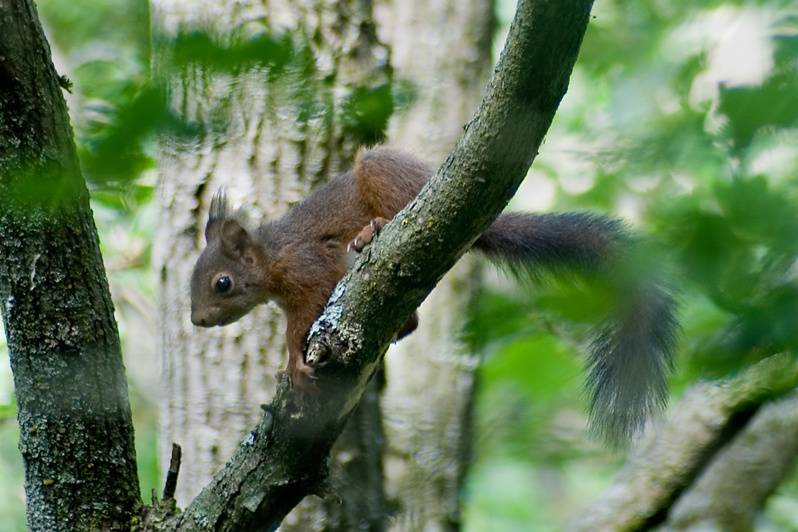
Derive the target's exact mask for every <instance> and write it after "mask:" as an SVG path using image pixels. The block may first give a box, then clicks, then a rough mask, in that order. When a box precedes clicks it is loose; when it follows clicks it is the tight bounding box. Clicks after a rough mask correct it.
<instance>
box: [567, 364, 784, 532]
mask: <svg viewBox="0 0 798 532" xmlns="http://www.w3.org/2000/svg"><path fill="white" fill-rule="evenodd" d="M796 385H798V363H796V361H795V360H794V359H793V358H792V357H790V356H788V355H775V356H772V357H770V358H768V359H766V360H764V361H762V362H760V363H759V364H757V365H755V366H753V367H751V368H749V369H748V370H746V371H745V372H744V373H742V374H741V375H740V376H738V377H736V378H735V379H733V380H731V381H728V382H724V383H722V384H709V383H707V384H700V385H698V386H695V387H693V388H692V389H691V390H690V391H689V392H688V393H687V395H686V396H685V398H684V399H683V400H682V401H681V403H680V405H679V406H678V408H675V409H674V414H673V417H672V418H671V419H670V420H669V421H668V422H667V423H665V424H664V425H663V426H661V427H658V428H657V429H656V430H652V431H649V432H648V433H647V435H646V439H645V440H644V441H642V442H641V445H640V446H639V447H638V449H637V450H636V452H635V454H634V456H633V457H632V458H630V460H629V462H628V463H627V465H626V466H625V467H624V469H623V470H622V471H621V473H620V474H619V475H618V478H617V480H616V481H615V482H614V483H613V484H612V486H610V488H609V489H607V490H606V491H605V492H604V494H603V495H602V496H601V497H600V498H599V499H598V500H597V501H596V502H594V503H593V504H592V505H591V507H590V508H589V509H588V510H587V511H586V512H585V513H584V514H583V515H581V516H580V518H579V519H578V520H577V521H576V522H575V523H573V525H572V526H571V527H569V530H577V531H578V530H584V531H589V530H648V529H649V528H651V527H653V526H656V525H658V524H662V523H663V522H665V520H666V519H668V518H669V515H670V514H671V512H674V514H673V516H672V517H673V518H675V519H677V520H679V521H680V522H682V523H684V522H686V521H689V520H691V519H694V518H695V516H696V515H700V514H701V512H703V511H707V512H708V513H707V514H706V517H707V518H712V517H717V516H718V508H720V507H723V508H724V509H725V508H727V507H728V503H730V502H731V501H732V500H733V501H735V503H734V504H738V503H739V504H740V506H739V507H738V513H737V514H735V515H741V516H744V515H745V513H746V511H749V514H748V517H749V518H750V511H752V510H754V509H756V508H758V507H759V506H757V505H761V502H762V501H764V497H765V496H766V495H767V494H769V493H770V492H771V491H772V490H773V489H774V488H775V486H777V485H778V482H779V481H780V480H781V478H782V477H781V475H783V474H785V473H786V470H787V468H786V467H783V466H784V465H786V464H789V463H791V462H792V460H793V457H794V456H795V451H796V445H797V444H798V442H797V441H796V440H798V434H796V432H797V431H796V426H798V425H796V424H795V423H794V420H795V417H796V414H795V413H793V414H791V415H790V416H789V417H788V418H786V419H782V420H781V421H782V422H784V423H785V424H784V425H783V426H784V427H785V428H786V427H789V428H787V430H785V431H784V433H783V434H782V436H781V437H779V438H773V437H772V434H771V433H769V432H768V433H766V434H764V433H763V434H760V431H762V430H765V427H767V428H772V427H774V425H775V423H774V413H778V412H783V410H784V406H783V405H782V403H788V404H790V405H795V401H796V400H795V399H794V398H792V399H786V400H784V401H781V402H777V403H774V404H771V405H768V406H765V407H763V406H762V405H763V404H764V403H767V402H768V401H772V400H774V399H777V398H779V397H781V396H783V395H784V394H788V393H790V392H791V391H792V390H793V389H794V388H795V387H796ZM785 442H786V443H785ZM753 444H755V445H753ZM774 444H776V445H783V447H781V448H780V450H779V451H778V452H777V453H775V454H768V453H771V452H772V451H773V445H774ZM749 446H752V447H751V448H749ZM763 459H764V461H768V460H772V462H770V465H769V467H767V468H762V469H756V474H751V472H750V470H751V467H750V463H752V460H753V463H758V462H757V460H759V461H762V460H763ZM774 465H776V469H777V470H778V471H777V472H774V473H773V474H767V475H766V474H764V472H765V471H770V470H771V469H773V467H774ZM738 466H745V467H743V468H740V469H737V468H738ZM780 468H781V469H780ZM741 473H744V474H748V475H750V476H749V479H750V480H749V481H747V482H742V481H739V479H738V480H737V481H734V482H730V481H729V480H728V479H729V478H731V477H734V478H737V477H739V476H740V474H741ZM760 475H761V477H760ZM753 477H760V478H759V479H758V481H757V482H755V483H754V482H752V480H753ZM719 483H722V484H725V490H724V491H725V492H728V490H730V489H731V490H735V491H737V492H738V493H737V496H736V497H735V498H734V499H727V501H726V503H724V502H722V501H715V500H714V499H712V501H710V500H709V499H708V498H707V497H701V496H700V495H701V493H703V494H704V495H706V494H707V493H714V494H720V493H721V490H720V487H719ZM743 485H745V486H746V488H745V489H740V487H741V486H743ZM702 499H705V501H704V502H701V501H702ZM707 502H711V504H710V506H712V507H713V508H714V510H713V511H712V512H709V507H705V506H704V505H705V504H706V503H707ZM699 506H700V510H699V511H698V513H697V512H696V511H695V510H696V509H697V507H699ZM729 515H731V514H726V517H727V518H728V517H729ZM736 523H738V524H742V523H741V522H739V521H736ZM721 528H722V529H724V530H726V529H728V528H726V527H723V526H721Z"/></svg>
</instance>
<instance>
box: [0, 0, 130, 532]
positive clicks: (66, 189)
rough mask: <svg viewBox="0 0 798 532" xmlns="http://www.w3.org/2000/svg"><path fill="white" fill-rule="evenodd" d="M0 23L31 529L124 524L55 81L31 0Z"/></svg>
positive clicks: (93, 241)
mask: <svg viewBox="0 0 798 532" xmlns="http://www.w3.org/2000/svg"><path fill="white" fill-rule="evenodd" d="M0 28H2V31H0V236H1V238H0V303H1V305H0V308H2V315H3V320H4V325H5V330H6V336H7V338H8V349H9V354H10V359H11V369H12V371H13V373H14V385H15V389H16V397H17V404H18V412H19V413H18V419H19V425H20V430H21V432H20V451H21V452H22V457H23V460H24V464H25V493H26V497H27V515H28V526H29V528H30V529H32V530H46V531H48V532H49V531H53V530H99V529H103V528H105V529H127V528H129V526H130V516H131V514H132V512H133V511H134V510H135V509H136V507H137V506H138V504H139V486H138V479H137V477H136V457H135V451H134V448H133V425H132V423H131V418H130V406H129V403H128V395H127V384H126V381H125V371H124V366H123V364H122V357H121V353H120V348H119V338H118V334H117V329H116V322H115V321H114V317H113V306H112V304H111V298H110V295H109V292H108V283H107V281H106V278H105V271H104V269H103V264H102V259H101V257H100V251H99V246H98V242H97V232H96V229H95V227H94V222H93V220H92V216H91V210H90V208H89V198H88V193H87V190H86V186H85V183H84V181H83V178H82V176H81V172H80V168H79V166H78V163H77V158H76V155H75V146H74V143H73V140H72V131H71V128H70V125H69V117H68V115H67V110H66V105H65V103H64V98H63V95H62V94H61V87H60V86H59V82H60V80H59V77H58V74H57V73H56V71H55V69H54V67H53V65H52V61H51V59H50V50H49V47H48V45H47V41H46V40H45V37H44V34H43V32H42V28H41V26H40V24H39V21H38V17H37V14H36V10H35V7H34V6H33V2H32V1H31V0H8V1H4V2H2V3H0Z"/></svg>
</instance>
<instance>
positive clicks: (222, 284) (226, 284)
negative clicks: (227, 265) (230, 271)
mask: <svg viewBox="0 0 798 532" xmlns="http://www.w3.org/2000/svg"><path fill="white" fill-rule="evenodd" d="M213 287H214V288H215V289H216V291H217V292H219V293H220V294H224V293H225V292H229V291H230V289H231V288H233V280H232V279H230V277H228V276H226V275H222V276H221V277H219V278H218V279H216V282H214V283H213Z"/></svg>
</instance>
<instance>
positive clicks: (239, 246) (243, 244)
mask: <svg viewBox="0 0 798 532" xmlns="http://www.w3.org/2000/svg"><path fill="white" fill-rule="evenodd" d="M219 234H220V238H221V239H222V253H224V254H225V255H227V256H228V257H230V258H231V259H240V258H242V257H243V256H244V253H245V252H246V251H247V249H249V247H250V245H251V243H252V239H251V238H250V236H249V232H247V230H246V229H244V226H242V225H241V224H240V223H238V221H236V220H232V219H231V220H224V221H222V222H220V231H219Z"/></svg>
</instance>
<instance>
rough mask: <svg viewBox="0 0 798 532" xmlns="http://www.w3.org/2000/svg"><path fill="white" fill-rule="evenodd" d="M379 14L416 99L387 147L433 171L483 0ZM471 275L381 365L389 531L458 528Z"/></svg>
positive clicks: (480, 24)
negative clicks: (391, 508) (463, 338)
mask: <svg viewBox="0 0 798 532" xmlns="http://www.w3.org/2000/svg"><path fill="white" fill-rule="evenodd" d="M379 14H380V15H381V17H380V29H381V31H382V33H381V36H382V38H383V40H385V41H387V42H389V43H390V45H391V49H392V50H393V55H392V65H393V67H394V72H395V76H396V78H397V79H399V80H409V81H410V82H411V83H412V84H413V87H414V89H415V92H416V99H415V101H414V102H413V103H412V105H411V106H410V108H409V109H407V110H404V111H401V112H397V113H396V114H394V116H393V119H392V123H391V128H390V133H389V139H390V142H391V144H393V145H395V146H397V147H400V148H402V149H406V150H409V151H412V152H413V153H416V154H418V155H419V156H420V157H421V158H423V159H426V160H427V161H429V162H430V163H432V164H434V165H437V164H440V162H441V161H442V160H443V158H444V157H445V156H446V154H447V153H448V152H449V150H450V149H451V147H452V146H453V145H454V143H455V141H456V140H457V138H458V137H459V135H460V133H461V131H462V127H463V124H465V123H466V122H467V121H468V119H469V117H470V116H471V114H472V113H473V110H474V109H475V108H476V107H477V105H478V103H479V97H480V94H481V92H482V88H483V87H484V84H485V81H486V80H487V77H488V74H489V72H490V67H491V65H492V60H491V38H492V36H493V1H492V0H468V1H467V2H459V1H456V0H423V1H422V0H407V1H401V0H395V1H393V2H391V3H390V4H389V5H387V6H385V9H384V10H383V12H382V13H379ZM477 277H478V272H477V268H476V267H475V264H474V262H473V261H470V260H463V261H461V262H459V263H458V264H457V266H455V267H454V268H453V269H452V270H451V271H450V272H449V273H448V274H447V275H446V277H444V279H443V280H442V281H441V282H440V283H439V284H438V286H437V287H436V288H435V291H433V292H432V294H431V295H430V297H429V298H427V300H426V301H425V302H424V304H423V305H422V306H421V308H420V309H419V318H420V319H419V327H418V329H417V330H416V332H415V333H414V334H413V335H411V336H409V337H408V338H406V339H405V340H403V341H402V342H400V343H398V344H396V345H395V346H394V347H392V348H391V350H390V351H389V353H388V355H387V356H386V359H385V364H386V373H387V375H388V379H387V387H386V390H385V393H384V395H383V402H382V404H383V409H384V412H385V421H386V422H385V432H386V459H385V460H386V469H385V471H386V478H385V481H386V492H387V494H388V496H389V497H390V498H391V500H392V502H394V503H395V505H396V506H397V510H396V513H395V514H394V516H393V519H392V528H393V529H395V530H451V529H459V528H460V525H461V523H460V499H461V497H460V494H461V491H462V487H463V486H462V483H463V479H464V476H465V472H466V470H467V467H468V459H469V456H468V454H469V449H470V439H471V436H472V434H471V432H470V416H471V405H472V399H473V392H474V371H475V368H476V364H477V362H478V360H477V356H476V355H475V354H471V353H468V352H467V350H466V347H465V346H464V345H463V344H462V342H460V341H459V340H458V336H459V334H460V333H461V330H462V325H463V321H464V319H465V316H466V311H467V307H468V305H469V303H470V300H471V296H472V289H473V287H474V281H476V279H477Z"/></svg>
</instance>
